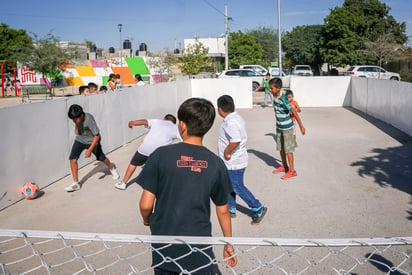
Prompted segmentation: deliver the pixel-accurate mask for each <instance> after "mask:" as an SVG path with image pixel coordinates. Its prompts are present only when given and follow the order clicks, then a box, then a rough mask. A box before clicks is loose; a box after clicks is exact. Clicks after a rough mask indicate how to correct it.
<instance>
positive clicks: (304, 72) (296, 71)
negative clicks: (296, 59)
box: [292, 65, 313, 76]
mask: <svg viewBox="0 0 412 275" xmlns="http://www.w3.org/2000/svg"><path fill="white" fill-rule="evenodd" d="M292 75H300V76H313V71H312V68H311V67H310V66H309V65H296V66H295V67H293V69H292Z"/></svg>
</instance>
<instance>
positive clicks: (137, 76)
mask: <svg viewBox="0 0 412 275" xmlns="http://www.w3.org/2000/svg"><path fill="white" fill-rule="evenodd" d="M134 78H136V79H137V80H138V81H142V76H141V75H140V74H135V75H134Z"/></svg>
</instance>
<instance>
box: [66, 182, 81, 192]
mask: <svg viewBox="0 0 412 275" xmlns="http://www.w3.org/2000/svg"><path fill="white" fill-rule="evenodd" d="M64 189H65V190H66V191H67V192H73V191H77V190H80V184H78V183H77V182H73V183H72V184H71V185H70V186H67V187H66V188H64Z"/></svg>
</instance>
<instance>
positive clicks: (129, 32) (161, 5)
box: [0, 0, 412, 51]
mask: <svg viewBox="0 0 412 275" xmlns="http://www.w3.org/2000/svg"><path fill="white" fill-rule="evenodd" d="M343 2H344V0H310V1H308V0H282V1H281V29H282V31H290V30H292V29H293V27H295V26H297V25H312V24H322V23H323V19H324V18H325V17H326V16H327V15H328V14H329V11H330V9H332V8H334V7H337V6H341V5H342V4H343ZM381 2H384V3H386V4H388V5H389V6H390V7H391V11H390V14H391V15H393V16H394V17H395V19H396V20H397V21H398V22H403V21H404V22H406V23H407V35H408V36H411V35H412V1H411V0H381ZM225 4H227V6H228V15H229V16H230V17H232V19H233V20H232V21H230V25H229V26H230V31H238V30H242V31H245V30H251V29H254V28H257V27H260V26H263V27H273V28H275V29H277V0H260V1H251V0H224V1H222V0H146V1H138V0H117V1H107V0H103V1H98V0H71V1H70V0H66V1H55V0H54V1H51V0H42V1H29V0H20V1H19V5H18V7H17V6H16V5H12V4H10V5H2V7H1V10H0V22H1V23H6V24H7V25H9V26H10V27H11V28H15V29H25V30H27V31H28V32H29V33H35V34H36V35H38V36H39V37H44V36H45V35H46V34H47V33H50V32H51V33H52V34H53V35H55V36H57V37H58V38H59V39H60V40H70V41H79V42H84V41H85V40H86V39H87V40H91V41H93V42H95V43H96V45H97V46H98V47H102V48H109V47H111V46H112V47H115V48H117V47H119V44H120V33H119V29H118V27H117V25H118V24H119V23H121V24H123V27H122V40H124V39H129V40H131V41H132V46H133V49H138V46H139V45H140V43H142V42H144V43H146V44H147V47H148V50H149V51H162V50H164V49H165V48H168V49H171V50H172V49H173V48H174V47H175V45H176V46H177V47H179V44H180V45H181V46H183V39H184V38H193V37H218V36H220V35H222V34H223V33H224V15H223V14H224V5H225ZM411 40H412V37H411Z"/></svg>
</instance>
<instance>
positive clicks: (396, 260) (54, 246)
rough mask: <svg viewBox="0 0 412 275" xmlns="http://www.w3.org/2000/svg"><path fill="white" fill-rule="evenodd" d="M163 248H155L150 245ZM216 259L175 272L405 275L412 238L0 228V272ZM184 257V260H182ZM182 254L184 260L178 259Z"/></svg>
mask: <svg viewBox="0 0 412 275" xmlns="http://www.w3.org/2000/svg"><path fill="white" fill-rule="evenodd" d="M154 243H156V244H161V246H160V247H157V246H156V247H157V248H154V247H153V246H152V244H154ZM227 243H230V244H232V245H233V247H234V249H235V251H236V256H237V259H238V264H237V265H236V266H235V267H233V268H231V267H228V266H226V265H225V261H224V259H223V252H222V250H223V246H224V244H227ZM176 244H180V245H185V246H187V247H188V251H189V252H188V253H187V255H189V254H192V253H202V249H199V248H197V247H196V245H200V244H202V245H206V248H208V247H212V248H213V251H214V253H215V255H216V258H214V259H212V258H210V259H209V263H207V264H206V265H204V266H198V267H196V268H195V269H192V270H187V269H185V267H184V266H180V265H178V260H179V259H173V258H169V257H167V256H162V260H163V262H171V263H176V264H177V266H179V268H180V274H192V273H194V272H200V273H201V272H202V269H203V268H205V267H206V266H209V265H212V264H217V265H218V267H219V269H220V271H221V272H222V273H223V274H411V273H412V259H411V257H412V237H404V238H370V239H316V240H315V239H312V240H307V239H271V238H215V237H181V236H179V237H177V236H144V235H120V234H95V233H74V232H51V231H24V232H23V231H18V230H0V274H153V268H154V267H152V266H151V263H152V260H151V259H152V252H153V251H154V252H155V253H159V255H162V250H163V249H164V248H165V247H169V246H171V245H176ZM187 255H184V256H187ZM184 256H182V257H184Z"/></svg>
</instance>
